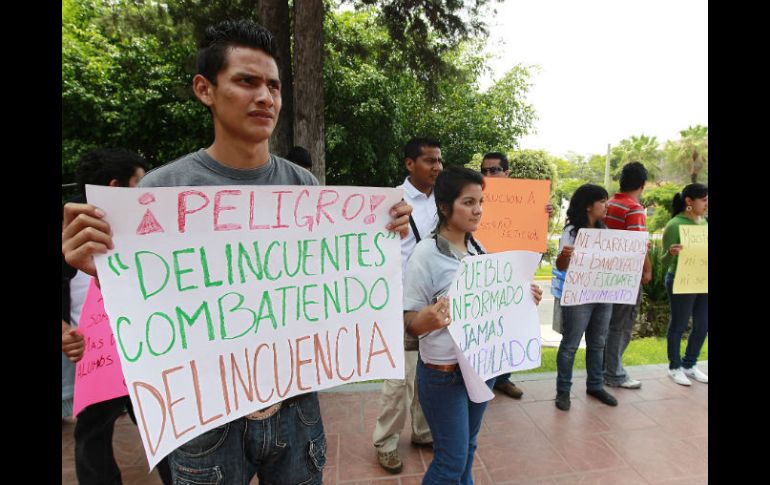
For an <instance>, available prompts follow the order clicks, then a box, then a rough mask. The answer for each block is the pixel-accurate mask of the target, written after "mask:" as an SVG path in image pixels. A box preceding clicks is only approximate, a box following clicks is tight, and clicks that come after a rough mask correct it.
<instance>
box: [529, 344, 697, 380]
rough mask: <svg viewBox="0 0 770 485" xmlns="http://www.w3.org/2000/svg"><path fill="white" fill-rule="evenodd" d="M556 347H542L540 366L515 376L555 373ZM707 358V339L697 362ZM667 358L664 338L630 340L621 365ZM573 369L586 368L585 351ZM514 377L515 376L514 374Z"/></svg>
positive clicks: (577, 357) (666, 359) (580, 351)
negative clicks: (533, 373) (532, 373)
mask: <svg viewBox="0 0 770 485" xmlns="http://www.w3.org/2000/svg"><path fill="white" fill-rule="evenodd" d="M686 345H687V341H686V340H682V347H681V348H682V356H684V348H685V346H686ZM558 350H559V349H558V348H557V347H543V355H542V356H541V358H540V362H541V363H542V365H541V366H540V367H538V368H537V369H531V370H525V371H519V372H517V374H526V373H531V372H556V352H557V351H558ZM708 358H709V339H708V337H706V342H705V343H704V344H703V349H702V350H701V353H700V356H699V357H698V360H708ZM666 363H668V357H667V354H666V338H665V337H647V338H640V339H636V340H632V341H631V343H629V344H628V348H627V349H626V351H625V353H624V354H623V365H624V366H628V365H644V364H666ZM574 368H575V369H585V368H586V351H585V349H578V351H577V354H575V367H574ZM514 375H515V374H514Z"/></svg>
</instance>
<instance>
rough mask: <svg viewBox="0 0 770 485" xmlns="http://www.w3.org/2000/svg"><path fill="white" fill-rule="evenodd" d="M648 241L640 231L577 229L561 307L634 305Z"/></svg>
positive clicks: (644, 233)
mask: <svg viewBox="0 0 770 485" xmlns="http://www.w3.org/2000/svg"><path fill="white" fill-rule="evenodd" d="M648 237H649V235H648V234H647V233H646V232H639V231H620V230H615V229H580V230H579V231H578V233H577V237H576V238H575V248H574V250H573V252H572V258H571V259H570V262H569V268H568V269H567V276H566V277H565V279H564V287H563V289H562V294H561V302H560V304H561V306H572V305H583V304H585V303H622V304H629V305H635V304H636V298H637V296H638V295H639V283H641V278H642V267H643V265H644V256H645V255H646V254H647V238H648Z"/></svg>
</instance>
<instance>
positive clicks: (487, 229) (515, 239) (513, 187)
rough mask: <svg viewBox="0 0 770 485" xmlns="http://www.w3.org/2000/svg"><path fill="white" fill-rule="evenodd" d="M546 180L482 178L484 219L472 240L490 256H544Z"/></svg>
mask: <svg viewBox="0 0 770 485" xmlns="http://www.w3.org/2000/svg"><path fill="white" fill-rule="evenodd" d="M550 190H551V181H550V180H524V179H506V178H493V177H486V178H485V179H484V217H483V218H482V220H481V223H480V224H479V227H478V229H477V230H476V232H475V233H474V237H475V238H476V239H478V240H479V241H483V242H484V246H485V247H486V248H487V250H488V251H489V252H490V253H498V252H501V251H510V250H516V249H521V250H526V251H536V252H539V253H544V252H545V251H546V250H547V248H548V213H547V212H546V211H545V206H546V204H548V196H549V194H550Z"/></svg>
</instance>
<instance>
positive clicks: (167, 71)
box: [62, 0, 211, 182]
mask: <svg viewBox="0 0 770 485" xmlns="http://www.w3.org/2000/svg"><path fill="white" fill-rule="evenodd" d="M120 7H125V8H126V11H127V12H129V13H131V12H134V14H135V15H126V16H125V17H123V16H120V15H117V14H116V13H115V12H116V9H118V8H120ZM140 13H141V15H140ZM153 18H154V22H155V23H154V24H152V25H156V26H158V27H159V28H158V31H159V32H165V31H166V30H167V29H164V28H161V27H162V26H164V25H167V22H168V18H167V16H166V14H165V13H164V11H163V10H162V9H159V8H158V7H157V5H156V4H150V3H149V2H148V3H146V4H145V3H144V2H102V1H94V0H91V1H88V0H65V1H64V2H63V3H62V174H63V180H64V181H65V182H68V181H71V180H72V176H73V173H74V166H75V163H76V161H77V158H78V157H79V156H80V155H81V154H82V153H84V152H86V151H88V150H90V149H92V148H95V147H98V146H123V147H126V148H129V149H132V150H136V151H138V152H139V153H140V154H142V155H143V156H144V157H146V158H147V159H148V160H149V161H150V163H151V165H157V164H159V163H162V162H165V161H168V160H171V159H173V158H176V157H179V156H181V155H183V154H185V153H187V152H189V151H192V150H194V149H196V148H200V147H201V146H204V145H205V144H207V143H209V142H210V141H211V140H210V137H211V125H210V116H209V115H208V112H207V111H206V110H205V108H204V107H203V106H202V105H200V104H199V103H198V102H197V100H195V99H194V97H193V95H192V92H191V89H190V87H189V80H190V77H191V75H190V72H189V71H188V69H189V67H190V60H191V59H192V57H193V55H194V49H195V46H194V45H193V44H192V43H191V42H189V41H185V42H173V41H171V40H173V39H174V37H175V36H174V35H172V34H170V33H168V32H167V34H164V35H165V36H166V40H168V42H162V41H161V40H160V38H159V37H157V36H154V35H145V34H143V33H142V32H139V31H138V29H140V28H147V26H148V25H150V24H151V21H152V19H153Z"/></svg>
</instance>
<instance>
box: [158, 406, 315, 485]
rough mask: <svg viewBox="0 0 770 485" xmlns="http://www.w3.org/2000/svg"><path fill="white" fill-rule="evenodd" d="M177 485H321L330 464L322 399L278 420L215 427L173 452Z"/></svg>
mask: <svg viewBox="0 0 770 485" xmlns="http://www.w3.org/2000/svg"><path fill="white" fill-rule="evenodd" d="M169 456H170V461H171V471H172V473H173V475H174V483H175V484H185V485H186V484H192V483H206V484H223V485H248V483H249V482H250V481H251V479H252V478H253V477H254V475H255V474H256V475H257V477H258V478H259V483H260V484H264V485H273V484H286V485H289V484H291V485H296V484H299V483H302V484H317V485H320V484H321V483H322V478H323V473H322V470H323V468H324V465H326V436H325V435H324V428H323V422H322V421H321V409H320V406H319V403H318V394H317V393H315V392H313V393H310V394H308V395H307V397H304V398H302V399H299V400H297V401H294V402H292V403H290V404H288V405H287V404H284V405H283V406H281V409H280V410H278V412H277V413H275V414H274V415H273V416H271V417H269V418H266V419H263V420H260V421H256V420H251V419H248V418H245V417H242V418H239V419H236V420H235V421H231V422H229V423H227V424H224V425H222V426H219V427H217V428H214V429H212V430H210V431H207V432H205V433H203V434H202V435H200V436H198V437H196V438H193V439H192V440H190V441H188V442H187V443H185V444H183V445H182V446H180V447H179V448H177V449H176V450H174V451H173V452H171V454H170V455H169Z"/></svg>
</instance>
